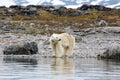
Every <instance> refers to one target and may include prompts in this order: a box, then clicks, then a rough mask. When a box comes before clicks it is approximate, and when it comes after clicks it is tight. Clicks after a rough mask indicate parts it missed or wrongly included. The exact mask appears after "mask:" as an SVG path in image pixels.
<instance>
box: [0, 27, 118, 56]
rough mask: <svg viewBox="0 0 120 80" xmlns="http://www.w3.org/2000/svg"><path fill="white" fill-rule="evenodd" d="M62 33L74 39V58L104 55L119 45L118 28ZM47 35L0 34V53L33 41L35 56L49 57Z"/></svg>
mask: <svg viewBox="0 0 120 80" xmlns="http://www.w3.org/2000/svg"><path fill="white" fill-rule="evenodd" d="M64 32H67V33H70V34H72V35H73V36H75V37H76V46H75V49H74V57H96V56H97V54H101V53H104V52H105V51H106V49H107V48H108V47H110V46H115V45H120V27H104V28H88V29H83V30H72V29H70V28H68V29H65V30H64ZM49 37H50V36H48V35H39V34H38V35H27V34H14V33H6V34H0V53H1V55H2V54H3V49H4V48H5V47H6V46H8V45H12V44H16V43H18V42H22V41H28V42H31V41H34V42H36V43H37V45H38V49H39V50H38V51H39V54H37V56H38V55H39V56H48V57H49V56H51V55H52V50H51V47H50V45H49V41H48V39H49Z"/></svg>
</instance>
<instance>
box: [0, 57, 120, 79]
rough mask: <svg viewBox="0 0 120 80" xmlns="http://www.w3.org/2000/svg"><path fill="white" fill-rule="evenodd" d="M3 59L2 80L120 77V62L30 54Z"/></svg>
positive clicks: (0, 66) (0, 63) (0, 65)
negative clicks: (38, 56)
mask: <svg viewBox="0 0 120 80" xmlns="http://www.w3.org/2000/svg"><path fill="white" fill-rule="evenodd" d="M0 60H1V61H0V80H120V61H113V60H98V59H96V58H76V59H62V58H37V59H36V58H29V57H27V58H25V57H21V58H19V57H3V58H1V57H0ZM2 60H3V61H2Z"/></svg>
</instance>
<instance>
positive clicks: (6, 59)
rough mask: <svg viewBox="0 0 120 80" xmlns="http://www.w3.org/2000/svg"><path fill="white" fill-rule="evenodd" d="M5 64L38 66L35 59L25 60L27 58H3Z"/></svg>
mask: <svg viewBox="0 0 120 80" xmlns="http://www.w3.org/2000/svg"><path fill="white" fill-rule="evenodd" d="M3 61H4V62H5V63H15V62H16V63H25V64H30V65H37V60H36V59H34V58H25V57H8V56H5V57H4V58H3Z"/></svg>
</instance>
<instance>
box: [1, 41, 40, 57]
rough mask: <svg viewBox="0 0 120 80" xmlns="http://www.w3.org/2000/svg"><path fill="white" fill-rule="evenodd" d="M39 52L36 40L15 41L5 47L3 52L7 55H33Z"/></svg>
mask: <svg viewBox="0 0 120 80" xmlns="http://www.w3.org/2000/svg"><path fill="white" fill-rule="evenodd" d="M37 53H38V46H37V44H36V43H35V42H19V43H13V44H11V45H9V46H7V47H5V48H4V50H3V54H5V55H11V54H13V55H22V54H24V55H31V54H37Z"/></svg>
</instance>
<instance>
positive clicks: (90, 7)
mask: <svg viewBox="0 0 120 80" xmlns="http://www.w3.org/2000/svg"><path fill="white" fill-rule="evenodd" d="M77 10H83V11H84V10H96V11H108V10H111V8H107V7H104V6H102V5H87V4H84V5H82V6H81V7H78V8H77Z"/></svg>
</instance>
